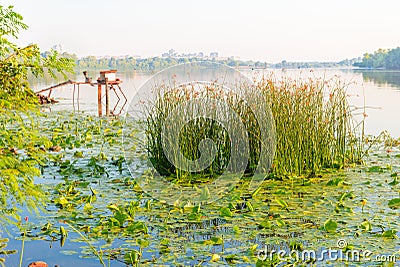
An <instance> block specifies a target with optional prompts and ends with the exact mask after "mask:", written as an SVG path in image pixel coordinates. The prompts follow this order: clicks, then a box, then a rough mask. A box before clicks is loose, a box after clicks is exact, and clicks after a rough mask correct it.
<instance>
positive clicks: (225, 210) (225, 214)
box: [220, 207, 233, 217]
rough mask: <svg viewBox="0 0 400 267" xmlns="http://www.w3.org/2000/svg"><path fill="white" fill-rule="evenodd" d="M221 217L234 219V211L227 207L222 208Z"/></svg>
mask: <svg viewBox="0 0 400 267" xmlns="http://www.w3.org/2000/svg"><path fill="white" fill-rule="evenodd" d="M220 215H221V216H222V217H232V216H233V214H232V211H231V210H230V209H229V208H227V207H222V208H221V209H220Z"/></svg>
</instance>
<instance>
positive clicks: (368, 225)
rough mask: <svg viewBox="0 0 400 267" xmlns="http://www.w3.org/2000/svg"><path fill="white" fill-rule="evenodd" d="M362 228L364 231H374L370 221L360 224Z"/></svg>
mask: <svg viewBox="0 0 400 267" xmlns="http://www.w3.org/2000/svg"><path fill="white" fill-rule="evenodd" d="M360 228H361V229H362V230H363V231H366V232H371V231H372V224H371V223H370V222H369V221H363V222H362V223H361V224H360Z"/></svg>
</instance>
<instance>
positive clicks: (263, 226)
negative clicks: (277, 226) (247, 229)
mask: <svg viewBox="0 0 400 267" xmlns="http://www.w3.org/2000/svg"><path fill="white" fill-rule="evenodd" d="M271 228H272V223H271V221H270V220H269V219H265V220H264V221H262V222H261V223H260V224H259V225H258V229H271Z"/></svg>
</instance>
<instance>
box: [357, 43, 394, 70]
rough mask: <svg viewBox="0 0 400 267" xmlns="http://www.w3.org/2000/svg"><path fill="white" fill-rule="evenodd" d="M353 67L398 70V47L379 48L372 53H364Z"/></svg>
mask: <svg viewBox="0 0 400 267" xmlns="http://www.w3.org/2000/svg"><path fill="white" fill-rule="evenodd" d="M354 66H355V67H360V68H370V69H386V70H400V47H397V48H395V49H379V50H378V51H375V52H374V53H373V54H370V53H365V54H364V57H363V58H362V61H361V62H357V63H355V64H354Z"/></svg>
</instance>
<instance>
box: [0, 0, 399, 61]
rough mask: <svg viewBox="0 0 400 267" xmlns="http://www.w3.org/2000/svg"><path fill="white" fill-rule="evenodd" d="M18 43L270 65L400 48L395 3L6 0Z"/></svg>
mask: <svg viewBox="0 0 400 267" xmlns="http://www.w3.org/2000/svg"><path fill="white" fill-rule="evenodd" d="M0 4H1V5H3V6H7V5H13V6H14V9H15V11H17V12H18V13H20V14H21V15H22V16H23V17H24V21H25V22H26V23H27V24H28V25H29V29H28V30H26V31H23V32H21V34H20V38H19V39H18V40H17V43H18V44H19V45H21V46H23V45H27V44H30V43H37V44H38V45H39V46H40V47H41V48H42V50H48V49H50V48H51V47H52V46H53V45H55V44H61V45H62V47H63V49H64V50H65V51H67V52H70V53H75V54H77V55H78V56H87V55H94V56H106V55H108V56H111V55H112V56H122V55H139V56H142V57H149V56H161V54H162V53H164V52H167V51H168V50H169V49H171V48H173V49H175V50H176V51H177V52H180V53H194V52H195V53H198V52H205V53H210V52H213V51H216V52H219V55H220V56H225V57H227V56H236V57H239V58H240V59H242V60H249V59H252V60H260V61H266V62H270V63H276V62H280V61H282V60H287V61H340V60H343V59H346V58H354V57H360V56H362V55H363V54H364V53H365V52H373V51H375V50H377V49H379V48H396V47H398V46H400V27H399V25H400V15H399V13H398V12H399V10H400V1H398V0H380V1H376V0H375V1H371V0H335V1H333V0H331V1H326V0H275V1H270V0H259V1H258V0H201V1H197V0H196V1H195V0H164V1H162V0H140V1H139V0H112V1H111V0H109V1H104V0H97V1H95V0H68V1H66V0H57V1H55V0H34V1H28V0H18V1H16V0H14V1H8V0H2V1H1V3H0Z"/></svg>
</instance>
